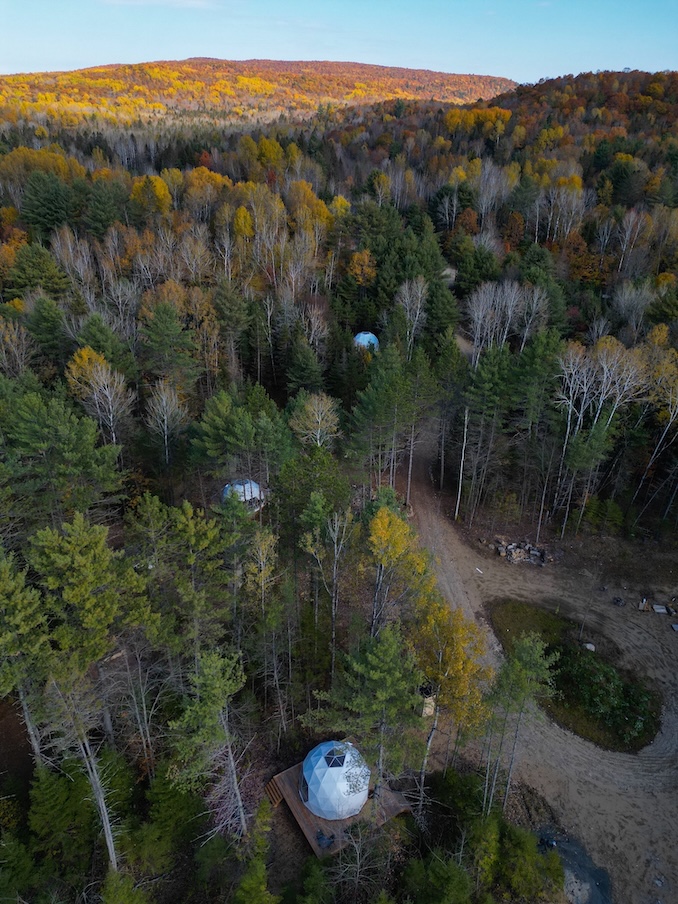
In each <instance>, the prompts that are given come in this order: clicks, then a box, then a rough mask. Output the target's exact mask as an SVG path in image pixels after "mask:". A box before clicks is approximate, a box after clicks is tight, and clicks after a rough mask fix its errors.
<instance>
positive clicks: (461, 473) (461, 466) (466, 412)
mask: <svg viewBox="0 0 678 904" xmlns="http://www.w3.org/2000/svg"><path fill="white" fill-rule="evenodd" d="M468 418H469V410H468V406H467V407H466V408H465V409H464V437H463V439H462V443H461V459H460V461H459V486H458V487H457V503H456V505H455V507H454V520H455V521H458V520H459V507H460V505H461V490H462V485H463V481H464V459H465V458H466V443H467V441H468Z"/></svg>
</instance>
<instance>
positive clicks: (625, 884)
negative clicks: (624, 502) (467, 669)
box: [412, 453, 678, 904]
mask: <svg viewBox="0 0 678 904" xmlns="http://www.w3.org/2000/svg"><path fill="white" fill-rule="evenodd" d="M416 465H417V466H416V469H415V480H416V484H415V487H414V492H413V494H412V502H413V510H414V515H415V519H416V523H417V525H418V529H419V533H420V538H421V542H422V544H423V545H425V546H427V547H428V548H429V549H430V550H431V551H432V552H433V553H434V555H435V557H436V561H437V573H438V581H439V585H440V589H441V591H442V592H443V593H444V595H445V596H446V598H447V599H448V600H449V601H450V603H451V604H452V605H454V606H458V607H461V608H463V609H464V611H465V612H466V613H467V614H468V615H469V616H471V617H473V618H474V619H475V620H476V621H477V622H478V623H479V624H480V625H481V626H483V628H484V630H485V631H486V632H487V638H488V648H489V656H490V657H491V658H492V659H493V660H494V661H495V662H497V661H499V658H500V656H501V647H500V644H499V643H498V642H497V639H496V638H495V637H494V635H493V634H492V632H491V630H490V628H489V625H488V623H487V620H486V618H485V616H484V611H485V606H486V605H487V604H488V603H491V602H492V601H493V600H499V599H506V598H512V599H517V600H523V601H526V602H533V603H538V604H540V605H543V606H546V607H549V608H551V609H554V610H555V609H558V610H559V611H560V613H561V614H562V615H564V616H566V617H570V618H572V619H574V620H577V621H581V620H582V619H584V622H585V628H584V635H588V634H591V636H592V637H594V636H595V637H598V636H600V637H601V638H608V639H609V640H611V641H613V642H614V643H615V644H616V646H617V647H618V648H619V650H620V651H621V655H622V663H621V664H622V665H624V666H627V667H632V668H634V669H635V670H636V671H637V672H639V673H641V674H644V675H647V676H648V677H649V678H650V679H651V680H652V681H653V682H654V684H655V686H656V688H657V689H658V690H659V691H660V692H661V694H662V696H663V700H664V707H663V718H662V729H661V731H660V733H659V735H658V736H657V738H656V739H655V741H654V742H653V743H652V744H651V745H649V746H648V747H646V748H645V749H643V750H642V751H640V753H638V754H636V755H626V754H618V753H610V752H608V751H603V750H601V749H599V748H598V747H596V746H594V745H593V744H591V743H589V742H587V741H584V740H582V739H580V738H578V737H576V736H575V735H573V734H571V733H570V732H567V731H565V730H563V729H562V728H560V727H559V726H557V725H555V724H554V723H552V722H551V721H550V720H548V719H547V718H546V717H545V716H544V715H543V714H541V713H540V712H534V713H533V714H531V716H530V718H529V720H528V722H527V724H526V725H525V728H524V730H523V731H522V734H521V740H520V742H519V753H518V764H517V767H516V778H518V779H520V780H522V781H523V782H524V783H526V784H527V785H529V786H530V787H532V788H534V789H535V790H536V791H537V792H539V794H541V795H542V796H543V797H544V798H545V799H546V801H547V802H548V803H549V804H550V806H551V807H552V808H553V810H554V812H555V813H556V816H557V818H558V820H559V822H560V824H561V826H562V827H563V828H564V829H565V830H566V831H567V832H569V833H571V834H572V835H574V836H576V837H577V838H579V839H580V840H581V841H582V842H583V843H584V845H585V846H586V848H587V850H588V851H589V853H590V855H591V857H592V859H593V860H594V862H595V863H596V864H597V865H598V866H600V867H603V868H605V869H606V870H608V871H609V873H610V876H611V877H612V883H613V895H614V901H615V904H658V902H661V904H676V902H678V705H677V702H676V701H677V700H678V633H676V632H674V631H673V630H672V629H671V622H672V621H678V619H671V618H669V617H668V616H665V615H656V614H654V613H642V612H639V611H638V608H637V602H638V600H640V599H641V598H642V596H644V595H646V594H648V593H649V592H654V593H655V594H656V598H657V600H662V601H665V600H666V599H667V598H669V597H670V596H672V595H674V594H675V593H676V589H675V588H676V587H678V561H677V562H676V575H675V580H676V584H675V585H673V584H672V582H673V580H674V575H673V574H672V570H673V568H672V566H673V562H672V561H671V558H670V556H668V555H666V554H663V553H662V551H661V549H657V548H652V549H641V550H636V554H635V556H634V558H633V559H630V558H629V557H628V556H626V557H625V556H624V554H623V550H620V548H619V545H618V544H614V543H608V544H597V557H596V555H588V556H584V555H580V554H579V552H580V551H581V552H584V549H583V548H578V547H575V546H574V545H572V547H569V546H568V545H567V544H566V545H565V547H564V555H563V557H562V559H561V560H560V561H558V562H557V563H552V564H548V565H546V566H544V567H538V566H536V567H535V566H530V565H512V564H509V563H508V562H507V561H506V560H505V559H502V558H500V557H499V556H497V555H496V554H493V553H490V552H489V551H488V550H487V548H486V547H483V546H481V544H480V543H479V542H478V537H479V533H478V532H476V533H475V535H471V536H468V537H467V536H464V534H463V532H462V530H461V529H460V528H458V527H456V526H455V525H454V524H453V522H452V518H451V513H452V511H453V507H454V501H453V500H452V499H451V498H450V497H448V496H446V495H441V494H438V493H437V492H436V491H435V490H434V487H433V480H432V474H431V465H430V461H429V460H427V458H426V455H425V454H423V453H422V454H421V455H420V457H419V460H418V462H417V463H416ZM516 539H522V538H516ZM532 539H534V538H532ZM603 584H604V585H606V586H607V589H606V591H604V592H603V591H601V590H600V587H601V585H603ZM614 596H623V597H624V598H625V599H626V600H627V601H628V603H627V605H626V606H625V607H624V608H617V607H615V606H613V605H612V603H611V600H612V598H613V597H614ZM584 639H586V636H584ZM580 900H581V901H582V902H583V901H585V900H588V899H587V898H582V899H580Z"/></svg>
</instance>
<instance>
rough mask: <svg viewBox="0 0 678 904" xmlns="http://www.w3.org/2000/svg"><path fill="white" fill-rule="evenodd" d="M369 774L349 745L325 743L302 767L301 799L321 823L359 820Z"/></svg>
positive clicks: (333, 742)
mask: <svg viewBox="0 0 678 904" xmlns="http://www.w3.org/2000/svg"><path fill="white" fill-rule="evenodd" d="M369 784H370V770H369V768H368V766H367V763H366V762H365V760H364V759H363V758H362V756H361V755H360V753H359V752H358V750H357V749H356V748H355V747H354V746H353V744H351V743H350V742H349V741H323V743H322V744H318V746H317V747H314V748H313V750H312V751H311V752H310V753H309V754H307V756H306V759H305V760H304V763H303V765H302V767H301V777H300V778H299V796H300V797H301V799H302V800H303V802H304V804H305V805H306V806H307V807H308V809H309V810H310V811H311V813H315V815H316V816H320V817H321V818H322V819H347V818H348V817H349V816H356V815H357V814H358V813H360V811H361V810H362V808H363V806H364V805H365V801H366V800H367V792H368V788H369Z"/></svg>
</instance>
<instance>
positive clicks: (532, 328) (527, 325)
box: [517, 286, 549, 352]
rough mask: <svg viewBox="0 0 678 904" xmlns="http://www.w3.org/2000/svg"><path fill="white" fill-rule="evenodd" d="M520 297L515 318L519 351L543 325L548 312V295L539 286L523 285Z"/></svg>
mask: <svg viewBox="0 0 678 904" xmlns="http://www.w3.org/2000/svg"><path fill="white" fill-rule="evenodd" d="M522 298H523V303H522V307H521V309H520V311H519V314H518V318H517V319H518V331H519V334H520V337H521V339H520V351H521V352H522V351H523V349H524V348H525V345H526V343H527V340H528V339H530V338H531V337H532V336H533V335H534V334H535V333H536V332H538V331H539V330H540V329H541V328H542V327H543V326H545V324H546V321H547V319H548V312H549V299H548V295H547V294H546V290H545V289H542V288H541V287H540V286H525V287H523V293H522Z"/></svg>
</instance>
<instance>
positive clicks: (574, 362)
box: [0, 72, 678, 904]
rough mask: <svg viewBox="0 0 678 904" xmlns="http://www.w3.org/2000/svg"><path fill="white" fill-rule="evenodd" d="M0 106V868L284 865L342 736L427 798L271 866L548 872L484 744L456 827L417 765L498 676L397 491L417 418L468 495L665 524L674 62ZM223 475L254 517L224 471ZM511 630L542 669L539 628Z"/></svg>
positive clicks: (444, 472) (467, 500) (579, 523)
mask: <svg viewBox="0 0 678 904" xmlns="http://www.w3.org/2000/svg"><path fill="white" fill-rule="evenodd" d="M60 90H61V89H60ZM10 101H11V99H10ZM10 106H12V108H13V109H15V110H16V116H15V118H14V120H13V121H12V122H11V123H10V121H9V120H8V119H7V117H6V122H5V125H4V127H3V130H2V138H1V142H0V193H1V197H0V204H1V205H2V206H1V207H0V301H1V304H0V542H1V543H2V558H0V574H1V577H0V678H1V682H0V689H1V690H2V693H3V694H5V695H7V696H8V697H11V699H12V700H13V701H15V703H16V705H17V707H18V709H19V710H20V711H21V714H22V717H23V720H24V722H25V724H26V729H27V732H28V738H29V741H30V747H31V752H32V756H33V760H34V763H35V767H36V768H35V771H34V773H33V780H32V783H31V786H30V789H28V788H26V787H23V786H17V785H13V784H12V780H11V777H9V778H8V779H7V781H6V783H5V785H4V786H2V790H3V801H2V804H3V806H2V809H0V829H1V831H2V844H3V851H4V860H3V865H2V867H1V868H0V888H2V892H3V894H4V895H5V896H6V897H12V899H14V898H16V896H17V895H18V894H20V895H21V896H22V898H23V899H24V900H31V901H36V902H40V901H45V900H59V901H68V902H70V901H76V900H78V901H81V900H85V898H84V897H82V895H86V894H90V893H91V892H89V891H87V889H91V888H94V889H97V894H98V893H99V892H100V893H101V895H102V900H104V901H106V902H108V904H112V902H117V901H121V902H122V901H125V902H130V904H133V902H144V901H149V902H150V901H158V902H160V901H165V900H167V901H169V900H185V901H196V902H198V901H199V902H203V901H222V900H235V901H239V902H240V901H241V902H243V904H244V902H250V901H272V900H275V898H274V897H272V896H271V895H270V893H269V892H268V891H267V889H266V868H265V857H266V849H267V841H266V838H267V832H266V827H267V820H268V816H267V814H266V807H265V805H264V806H263V808H262V807H261V806H260V802H261V800H262V798H263V786H264V784H265V781H266V780H267V779H268V778H270V776H271V775H272V774H273V772H275V771H276V769H277V768H278V767H283V766H288V765H290V764H292V763H294V762H297V761H298V760H299V759H300V758H301V757H302V756H303V755H304V753H305V752H306V751H307V750H308V748H309V747H310V745H311V743H312V741H313V739H314V738H318V737H329V736H331V735H334V734H335V733H337V734H339V733H341V734H340V736H342V737H343V736H345V735H351V736H353V737H355V738H357V740H358V741H359V743H360V744H361V746H362V748H363V751H364V752H365V755H366V756H367V757H368V760H369V761H370V763H371V765H372V766H373V767H376V765H377V764H380V765H381V767H382V770H383V776H384V777H385V778H386V777H392V776H395V775H402V774H403V771H405V774H407V775H409V776H410V778H411V787H412V788H413V789H414V792H415V793H414V798H413V799H414V801H415V803H414V809H415V815H416V817H417V820H416V825H417V827H418V829H417V830H415V829H414V826H411V828H412V833H411V834H409V835H406V834H405V833H401V832H400V830H399V829H398V827H397V826H395V827H392V828H391V830H390V833H387V834H386V835H385V836H384V835H383V834H382V835H379V836H378V837H376V838H375V837H371V838H370V839H368V840H366V841H365V845H366V847H365V849H368V850H369V851H370V856H371V857H373V858H375V859H373V860H372V861H370V862H372V863H377V864H379V865H378V867H377V868H375V871H374V872H372V873H370V874H369V876H367V875H365V876H362V874H359V871H358V872H356V871H355V870H354V871H353V872H352V871H351V868H349V867H348V866H347V867H346V869H345V870H344V871H343V872H341V875H339V873H337V876H338V878H337V876H335V879H334V880H333V881H332V882H330V880H329V879H328V877H327V874H326V873H324V872H323V871H322V870H319V869H317V868H316V866H315V865H313V866H312V867H309V868H308V871H307V873H306V874H305V876H304V878H303V879H302V878H300V879H299V885H298V886H297V887H296V888H290V889H289V890H288V892H287V898H286V900H289V901H295V900H298V901H304V902H306V904H311V902H315V901H318V902H324V901H332V900H336V901H344V900H365V901H376V900H379V901H380V902H382V904H383V902H388V901H393V900H397V901H405V900H406V897H405V896H406V895H409V897H408V898H407V900H412V901H414V902H419V901H421V902H422V904H423V902H425V901H430V900H433V899H432V898H430V897H425V896H421V895H424V890H427V889H429V888H430V887H439V888H441V889H442V888H445V889H447V890H449V889H450V888H455V889H456V890H457V891H456V892H455V893H456V894H457V897H454V898H450V900H455V901H460V902H470V901H473V902H480V901H484V902H489V901H491V900H505V899H507V898H510V899H514V900H518V899H520V900H536V899H537V898H538V896H539V894H541V892H542V890H543V889H544V888H551V887H552V886H553V885H558V882H559V876H558V868H557V866H555V865H554V861H553V858H549V857H548V856H546V855H542V854H539V853H538V852H537V849H536V842H535V844H533V842H534V839H533V838H532V837H531V836H528V835H525V836H523V835H520V833H518V830H516V829H513V828H512V827H510V826H508V824H506V823H504V822H503V821H502V820H501V817H500V815H499V814H498V813H496V812H495V811H494V810H493V805H494V803H496V801H493V798H494V795H495V788H496V784H497V778H496V772H495V773H494V780H492V770H491V768H490V762H489V760H488V763H487V769H486V774H485V775H484V776H483V777H482V778H481V779H480V786H481V787H480V792H479V795H480V796H479V798H477V799H480V800H482V812H481V813H478V812H476V810H475V809H474V808H473V807H471V806H470V805H469V806H466V804H464V803H463V800H462V798H463V793H462V785H463V784H464V782H463V781H462V780H459V784H455V782H456V781H457V780H456V779H449V780H448V781H447V784H446V785H444V787H440V786H439V787H438V790H437V794H438V799H440V800H443V801H446V802H447V804H446V805H452V804H454V806H455V808H456V811H458V812H459V814H460V815H459V819H458V820H457V821H454V825H452V824H451V823H452V821H451V820H446V821H444V824H443V821H441V820H440V819H438V815H439V811H436V810H435V808H430V807H428V805H427V803H426V796H425V795H424V793H423V787H424V786H423V784H421V783H420V784H419V786H418V787H419V788H420V789H421V793H418V792H416V789H417V782H416V780H415V779H414V778H413V777H414V776H416V777H419V778H420V779H421V782H423V781H424V780H425V779H426V776H427V771H428V765H427V764H428V754H429V750H430V745H431V743H432V741H433V740H434V738H435V735H436V731H438V727H437V726H438V725H439V719H442V720H445V721H446V723H450V724H452V725H453V726H454V728H455V732H456V731H457V729H459V728H463V729H464V730H465V731H466V732H471V731H472V730H474V729H475V730H481V729H483V728H484V727H485V726H486V725H489V724H491V723H490V722H489V721H488V719H489V716H488V713H489V709H488V708H487V707H489V706H490V702H489V700H488V698H487V694H488V693H489V691H490V690H491V688H492V678H491V675H490V674H489V672H488V670H487V669H486V668H485V667H484V666H483V665H482V661H483V660H482V643H481V639H480V637H479V635H478V632H477V629H476V628H475V626H474V625H471V624H469V623H467V622H466V621H465V620H464V619H463V618H462V617H461V615H460V613H459V612H457V611H453V612H450V611H449V609H448V607H447V606H446V605H445V604H444V602H443V601H442V600H441V598H440V596H439V594H438V591H437V590H436V587H435V582H434V579H433V577H432V571H431V567H430V563H429V562H428V560H427V557H426V555H425V554H424V553H423V552H422V550H421V549H420V548H419V547H418V545H417V542H416V536H415V535H414V531H413V530H412V528H411V526H410V525H409V524H408V522H407V518H406V508H405V507H404V506H403V502H404V501H406V500H407V498H408V497H409V495H410V492H411V482H410V478H411V466H412V461H413V456H414V455H415V454H416V452H417V449H418V445H419V443H420V442H421V438H422V434H423V432H424V431H427V432H428V433H432V434H433V436H434V437H437V447H438V457H437V463H436V465H435V475H436V480H437V481H438V482H439V483H440V485H441V486H442V487H443V488H444V489H446V490H447V491H448V492H449V493H450V494H451V499H452V508H453V511H454V517H455V518H456V519H458V520H460V521H461V522H463V523H464V524H466V525H472V524H473V523H474V522H475V521H476V520H477V519H484V520H486V519H491V520H492V522H493V523H502V524H506V525H510V524H520V525H521V531H522V532H523V533H528V534H529V535H530V536H531V537H532V539H533V540H534V541H535V542H539V539H540V537H541V538H543V537H544V536H550V537H554V536H556V537H557V536H567V535H568V534H571V535H574V534H576V533H581V532H587V533H590V534H594V533H596V532H600V531H602V532H606V533H611V534H623V535H625V536H631V537H633V536H654V537H662V538H664V540H665V541H667V542H673V538H674V536H675V525H676V520H677V518H678V504H677V499H676V497H677V496H678V459H677V457H676V449H677V446H676V444H675V439H676V431H677V429H678V345H677V341H678V295H677V279H678V210H677V209H676V208H677V206H678V119H677V117H676V111H677V110H678V73H659V74H647V73H639V72H630V73H599V74H595V75H593V74H588V75H584V76H580V77H578V78H575V79H573V78H563V79H558V80H554V81H550V82H543V83H540V84H538V85H534V86H523V87H521V88H519V89H518V90H517V91H516V92H515V93H510V94H507V95H505V96H503V97H501V98H499V99H497V100H495V101H484V102H479V103H477V104H475V105H473V106H469V107H464V108H459V107H456V106H451V105H441V104H440V103H435V104H431V103H419V102H417V101H414V100H404V99H402V98H398V99H397V100H389V101H384V102H381V103H378V104H374V105H368V106H362V107H359V108H358V107H346V108H342V109H338V108H335V109H329V108H327V107H325V108H324V109H323V110H322V111H321V112H320V114H318V115H317V116H315V117H314V118H313V119H312V120H310V121H308V122H303V123H301V124H297V125H292V124H285V125H281V124H278V125H276V126H270V127H266V128H263V127H262V128H257V129H252V130H250V131H242V132H235V131H232V130H231V131H229V132H228V134H226V133H225V132H224V131H223V130H220V129H217V128H216V127H214V125H213V124H208V125H201V126H196V127H195V129H192V130H189V129H188V128H187V127H186V125H185V124H184V123H182V122H178V121H177V122H175V123H173V122H171V121H169V120H166V121H164V122H163V123H162V125H161V126H158V127H156V126H155V125H154V124H152V123H149V122H143V121H141V119H140V120H139V121H137V120H136V119H135V121H134V122H132V123H127V124H125V125H124V126H123V125H120V123H119V122H118V121H117V120H116V121H111V122H110V123H109V124H108V125H107V126H106V127H105V128H103V127H102V126H101V125H100V123H99V122H98V121H95V122H92V121H80V120H79V119H78V118H77V117H76V119H75V120H73V121H72V122H66V121H65V120H64V119H63V118H60V117H56V118H54V119H53V120H50V121H49V122H47V121H46V120H44V119H42V118H41V115H40V114H39V113H38V112H35V111H34V110H33V109H32V108H30V107H29V106H28V107H25V108H22V107H21V106H20V104H14V103H13V102H11V103H10ZM45 123H47V124H45ZM363 330H370V331H372V332H373V333H375V335H376V336H377V337H378V340H379V350H378V351H374V350H371V351H365V350H363V349H361V348H358V347H357V346H356V344H355V342H354V336H355V334H356V333H357V332H359V331H363ZM247 479H250V480H254V481H256V482H257V483H258V484H259V485H260V486H261V487H263V488H264V492H265V494H266V504H265V506H264V507H263V508H262V509H261V511H259V512H258V513H256V514H255V515H253V514H252V513H251V512H250V511H248V508H247V506H245V505H243V504H242V502H241V501H240V500H239V499H238V498H237V496H236V495H230V496H228V495H227V496H225V497H223V496H222V488H223V487H224V485H225V484H226V483H229V482H231V483H232V482H233V481H235V480H247ZM396 488H397V489H398V490H400V492H401V496H402V497H405V498H404V499H403V498H399V497H398V496H397V495H396V492H395V490H396ZM516 655H517V656H518V657H519V656H520V655H523V656H524V658H525V662H526V663H527V662H529V663H531V664H532V665H531V667H532V668H535V669H536V670H535V671H534V675H533V677H534V679H535V681H534V684H530V685H529V686H530V687H531V688H532V690H531V691H530V693H531V694H533V695H538V694H539V693H541V692H542V691H544V690H548V687H547V686H548V683H549V682H548V679H547V678H546V677H545V674H546V672H547V671H548V669H546V668H545V663H547V657H546V654H545V651H544V649H543V646H542V647H539V646H538V645H537V647H536V648H535V647H534V646H533V647H532V648H529V644H528V648H525V649H523V650H522V653H521V652H520V650H519V651H518V653H517V654H516ZM535 662H536V663H537V666H536V667H535ZM542 666H544V669H542V671H540V668H541V667H542ZM508 667H516V668H517V667H518V666H517V665H516V661H515V660H514V661H513V662H512V661H511V660H510V659H509V665H508V666H507V668H508ZM526 667H527V666H526ZM423 676H425V677H426V679H427V681H428V682H429V686H430V687H431V688H432V689H433V691H434V696H435V699H436V707H435V716H434V720H433V722H432V723H431V722H430V721H428V722H425V721H423V720H422V718H421V717H420V716H419V715H417V713H418V712H420V711H421V710H420V705H418V704H417V703H415V701H417V699H418V697H417V689H418V688H419V687H420V686H421V685H422V683H423ZM535 676H536V677H535ZM537 678H538V679H539V680H537ZM506 686H507V685H502V684H501V683H500V684H498V685H496V686H495V687H496V688H499V691H498V692H497V694H498V695H497V694H495V696H494V697H493V698H492V700H493V701H494V704H493V705H499V707H500V712H504V713H506V714H508V712H509V711H510V709H511V707H514V708H518V704H519V705H520V706H524V705H525V700H526V699H527V697H523V698H520V699H519V700H518V704H517V703H516V699H517V698H516V699H513V698H510V695H509V696H506V694H505V695H504V696H503V697H502V696H501V694H502V693H504V692H503V691H501V688H502V687H504V688H505V687H506ZM508 686H512V685H511V682H510V681H509V682H508ZM377 692H378V693H379V694H381V695H382V696H380V697H379V700H380V701H381V702H380V704H379V706H378V707H375V706H373V705H372V704H373V701H374V700H375V699H376V698H377ZM521 693H522V691H521ZM524 693H525V694H527V691H525V692H524ZM497 700H499V701H500V703H499V704H497V703H496V701H497ZM419 704H420V700H419ZM501 707H504V709H503V710H502V709H501ZM505 726H506V719H504V727H505ZM461 738H462V735H459V743H461ZM491 739H492V734H491V732H490V747H489V749H490V750H491ZM502 743H503V741H502ZM507 744H508V742H507ZM498 762H499V760H498V758H497V764H498ZM493 768H494V767H493ZM498 768H499V767H498V765H497V770H498ZM381 780H382V779H381V777H379V778H378V782H379V781H381ZM483 783H484V789H483ZM509 784H510V776H509V783H508V784H507V785H506V794H507V795H508V790H509ZM464 787H465V786H464ZM464 793H466V792H464ZM498 796H499V795H498ZM473 799H474V800H477V799H476V798H473ZM500 803H501V802H500ZM465 807H466V808H465ZM426 825H428V826H429V831H430V832H432V833H433V834H429V835H426V834H425V833H424V834H421V835H419V834H417V832H418V830H420V829H422V827H423V826H426ZM460 839H463V843H462V848H463V849H464V851H465V854H464V855H463V857H462V858H461V863H460V862H459V861H458V859H457V856H456V854H457V852H458V850H459V845H460V843H461V842H460ZM204 842H206V843H204ZM370 845H371V847H370ZM464 845H465V847H464ZM358 848H360V851H361V852H362V850H363V848H362V847H360V845H356V849H358ZM517 850H520V855H519V856H518V855H517V854H516V851H517ZM523 863H525V864H529V869H527V868H526V869H525V870H523V871H522V872H520V873H519V871H518V870H517V869H516V866H515V865H516V864H523ZM83 864H86V867H85V869H83ZM512 864H513V866H511V865H512ZM375 875H376V876H378V877H379V878H378V880H375V879H374V876H375ZM356 876H357V877H358V878H356ZM370 876H371V878H370ZM469 877H472V878H469ZM363 879H364V884H362V881H363ZM436 882H437V883H441V884H440V885H439V886H435V883H436ZM102 883H103V885H102ZM302 886H303V888H302ZM441 894H442V892H441ZM547 894H548V892H547ZM553 894H555V892H553ZM492 895H494V896H495V897H491V896H492ZM90 899H92V900H93V898H87V900H90ZM446 900H447V899H446Z"/></svg>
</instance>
